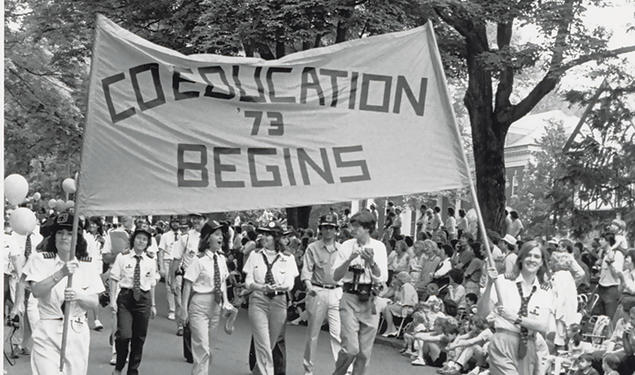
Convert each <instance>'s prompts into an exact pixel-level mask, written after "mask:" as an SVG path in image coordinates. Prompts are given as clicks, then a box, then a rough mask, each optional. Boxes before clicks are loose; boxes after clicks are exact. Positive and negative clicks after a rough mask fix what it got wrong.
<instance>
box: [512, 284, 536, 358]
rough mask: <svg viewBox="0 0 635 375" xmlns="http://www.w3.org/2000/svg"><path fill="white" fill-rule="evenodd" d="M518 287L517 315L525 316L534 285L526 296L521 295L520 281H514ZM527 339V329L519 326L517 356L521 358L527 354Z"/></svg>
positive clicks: (534, 289)
mask: <svg viewBox="0 0 635 375" xmlns="http://www.w3.org/2000/svg"><path fill="white" fill-rule="evenodd" d="M516 287H517V288H518V294H520V310H518V316H519V317H521V316H527V308H528V307H529V300H530V299H531V296H533V295H534V293H535V292H536V286H535V285H534V286H533V287H532V288H531V293H529V295H528V296H527V297H523V287H522V285H521V282H520V281H519V282H517V283H516ZM528 341H529V330H528V329H527V328H525V327H520V344H519V345H518V358H520V359H523V358H525V355H526V354H527V342H528Z"/></svg>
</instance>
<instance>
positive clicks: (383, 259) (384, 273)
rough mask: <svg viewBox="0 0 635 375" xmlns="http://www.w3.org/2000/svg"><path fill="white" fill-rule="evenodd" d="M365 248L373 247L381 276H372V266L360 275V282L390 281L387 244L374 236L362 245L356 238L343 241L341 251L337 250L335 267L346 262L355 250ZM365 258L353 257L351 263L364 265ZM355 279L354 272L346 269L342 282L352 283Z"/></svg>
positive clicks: (352, 264)
mask: <svg viewBox="0 0 635 375" xmlns="http://www.w3.org/2000/svg"><path fill="white" fill-rule="evenodd" d="M364 248H371V249H373V254H374V260H375V263H377V267H379V271H380V275H379V277H374V276H372V273H371V270H370V268H368V267H367V268H366V270H365V272H364V274H363V275H360V278H359V282H360V283H362V284H370V283H373V282H375V283H385V282H387V281H388V255H387V254H386V246H385V245H384V244H383V243H382V242H380V241H377V240H375V239H373V238H369V239H368V242H367V243H365V244H363V245H360V244H359V243H358V242H357V240H356V239H354V238H352V239H350V240H347V241H344V243H342V247H341V248H340V251H338V252H337V257H336V258H335V265H334V267H333V268H334V269H337V268H338V267H339V266H341V265H342V264H344V262H346V261H347V260H348V258H349V257H350V256H351V254H352V253H353V251H354V250H359V251H361V250H362V249H364ZM364 263H365V262H364V260H363V259H362V257H361V256H358V257H357V258H355V259H353V261H352V262H351V263H350V265H351V266H355V265H357V266H362V267H363V266H364ZM352 281H353V273H352V272H350V271H348V270H347V271H346V273H345V274H344V277H343V278H342V280H340V282H343V283H350V282H352Z"/></svg>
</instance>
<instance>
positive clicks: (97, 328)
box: [93, 319, 104, 332]
mask: <svg viewBox="0 0 635 375" xmlns="http://www.w3.org/2000/svg"><path fill="white" fill-rule="evenodd" d="M93 329H94V330H95V331H97V332H100V331H101V330H102V329H104V325H103V324H101V322H100V321H99V319H95V328H93Z"/></svg>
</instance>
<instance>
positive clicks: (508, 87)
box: [494, 19, 514, 123]
mask: <svg viewBox="0 0 635 375" xmlns="http://www.w3.org/2000/svg"><path fill="white" fill-rule="evenodd" d="M513 22H514V20H513V19H511V20H509V21H507V22H504V23H503V22H501V23H499V24H498V25H497V30H496V39H497V44H498V49H499V51H502V50H508V49H509V45H510V43H511V39H512V25H513ZM509 60H511V58H509ZM513 88H514V68H513V67H512V64H511V61H506V63H505V67H504V68H503V69H501V70H500V73H499V77H498V87H497V89H496V102H495V105H494V113H495V114H496V116H498V115H499V114H501V113H503V112H504V111H506V110H507V109H509V106H510V104H511V103H510V101H509V97H510V96H511V94H512V90H513ZM500 120H502V119H499V122H500V123H503V121H500Z"/></svg>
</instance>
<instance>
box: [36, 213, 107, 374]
mask: <svg viewBox="0 0 635 375" xmlns="http://www.w3.org/2000/svg"><path fill="white" fill-rule="evenodd" d="M53 220H54V222H53V224H52V227H51V235H50V237H49V238H48V240H47V241H46V247H45V251H44V252H41V253H34V254H32V255H31V257H32V259H31V263H30V267H27V269H25V271H24V274H25V276H26V281H27V283H28V284H29V286H30V288H31V293H32V296H33V297H35V298H37V300H38V309H39V313H40V320H39V322H38V323H37V325H36V326H35V330H34V332H33V351H32V354H31V372H32V373H33V374H36V375H45V374H58V373H59V368H58V366H59V359H60V350H61V344H62V332H63V329H64V307H65V305H66V304H70V315H69V319H70V325H69V329H68V341H67V346H66V352H65V361H64V372H63V373H64V374H65V375H76V374H77V375H83V374H86V373H87V371H88V351H89V348H90V330H89V328H88V322H87V320H86V312H87V311H89V310H92V309H94V308H96V307H97V304H98V297H97V295H98V294H99V293H101V292H103V291H104V285H103V283H102V281H101V279H100V277H99V273H98V272H95V267H94V265H93V264H92V263H91V259H90V257H88V254H87V250H86V241H85V240H84V237H83V236H82V235H81V232H80V231H78V233H77V246H76V247H75V251H74V252H72V251H71V241H72V237H73V216H72V215H70V214H68V213H62V214H60V215H58V216H57V217H56V218H54V219H53ZM67 259H71V260H70V261H69V262H66V260H67ZM65 262H66V263H65ZM69 275H73V286H72V288H66V282H67V277H68V276H69Z"/></svg>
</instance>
